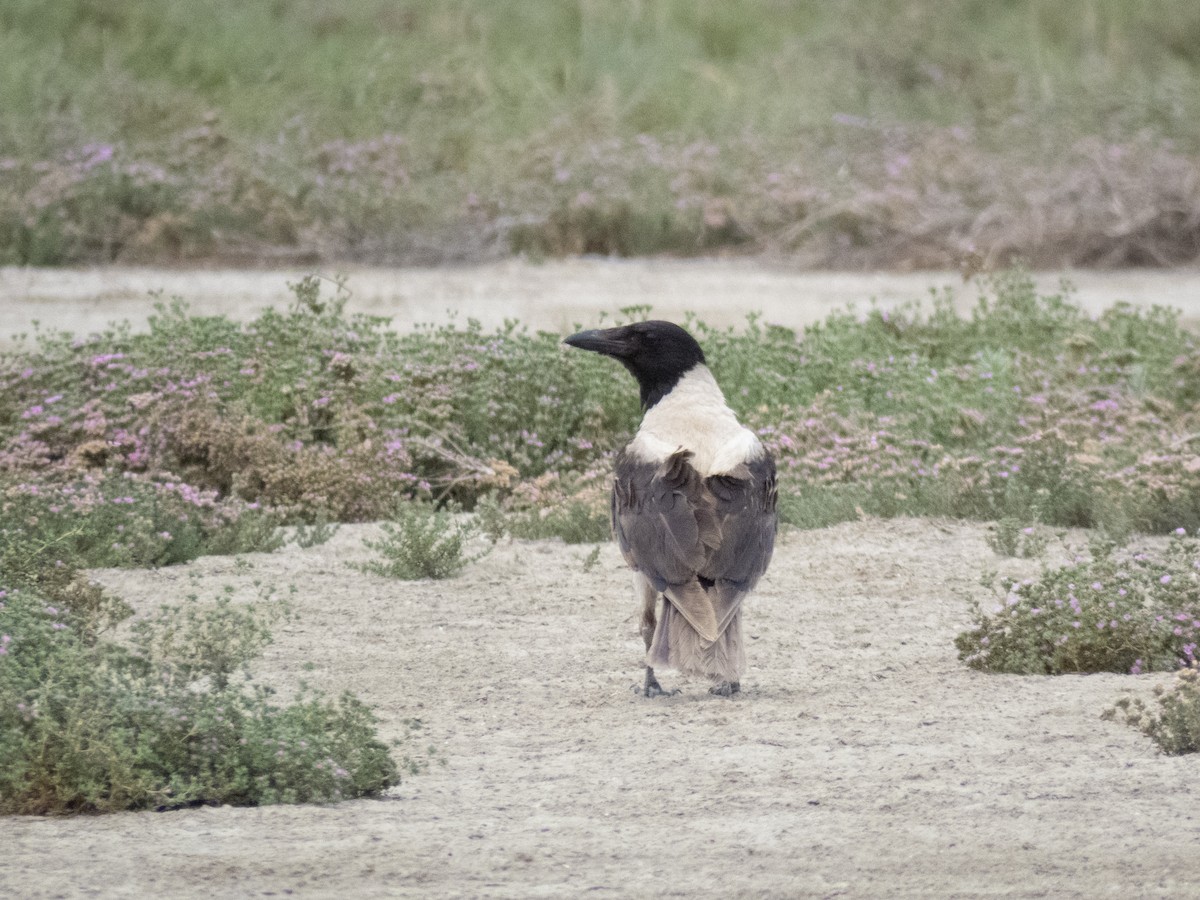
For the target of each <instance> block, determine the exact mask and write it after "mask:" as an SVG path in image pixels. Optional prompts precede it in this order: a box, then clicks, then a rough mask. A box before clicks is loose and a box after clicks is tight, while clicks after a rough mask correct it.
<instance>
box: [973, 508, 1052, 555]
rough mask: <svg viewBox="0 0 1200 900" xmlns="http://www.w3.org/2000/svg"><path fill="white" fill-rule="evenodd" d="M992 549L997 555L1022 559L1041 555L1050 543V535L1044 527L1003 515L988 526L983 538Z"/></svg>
mask: <svg viewBox="0 0 1200 900" xmlns="http://www.w3.org/2000/svg"><path fill="white" fill-rule="evenodd" d="M984 540H986V541H987V545H988V546H989V547H991V548H992V551H993V552H995V553H996V554H997V555H999V556H1015V557H1020V558H1022V559H1029V558H1032V557H1038V556H1041V555H1042V554H1043V553H1045V552H1046V546H1047V544H1049V543H1050V535H1049V534H1048V533H1047V532H1046V530H1045V529H1044V528H1039V527H1038V526H1036V525H1025V524H1023V523H1022V521H1021V520H1020V519H1017V518H1014V517H1012V516H1005V517H1004V518H1002V519H1000V520H999V521H998V522H995V523H994V524H992V525H990V526H988V533H987V536H986V537H985V538H984Z"/></svg>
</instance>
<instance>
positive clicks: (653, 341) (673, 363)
mask: <svg viewBox="0 0 1200 900" xmlns="http://www.w3.org/2000/svg"><path fill="white" fill-rule="evenodd" d="M563 343H565V344H569V345H570V346H572V347H578V348H579V349H581V350H591V351H593V352H595V353H602V354H604V355H605V356H611V357H612V358H613V359H616V360H618V361H620V363H621V365H623V366H624V367H625V368H627V369H628V370H629V371H630V372H631V373H632V374H633V377H634V378H636V379H637V382H638V387H639V388H640V389H641V393H642V408H643V409H649V408H650V407H652V406H653V405H654V404H655V403H657V402H658V401H659V400H661V399H662V398H663V397H665V396H666V395H667V394H669V393H670V392H671V388H673V387H675V385H676V384H677V383H678V382H679V379H680V378H682V377H683V376H684V373H686V372H688V371H689V370H691V369H693V368H694V367H695V366H696V365H697V364H698V363H702V362H704V351H703V350H701V349H700V345H699V344H698V343H696V339H695V338H694V337H692V336H691V335H690V334H688V333H687V332H686V331H684V330H683V329H682V328H680V327H679V326H678V325H676V324H675V323H673V322H659V321H652V322H635V323H634V324H632V325H622V326H620V327H619V328H600V329H595V330H592V331H581V332H579V334H573V335H571V336H570V337H569V338H567V339H566V340H565V341H564V342H563Z"/></svg>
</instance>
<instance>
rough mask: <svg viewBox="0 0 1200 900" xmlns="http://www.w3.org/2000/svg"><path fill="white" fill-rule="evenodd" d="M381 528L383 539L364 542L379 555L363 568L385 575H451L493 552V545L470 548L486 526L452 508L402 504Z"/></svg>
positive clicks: (431, 576) (422, 576)
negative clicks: (475, 548) (476, 548)
mask: <svg viewBox="0 0 1200 900" xmlns="http://www.w3.org/2000/svg"><path fill="white" fill-rule="evenodd" d="M382 528H383V537H382V538H380V539H379V540H377V541H375V540H367V541H364V543H365V544H366V546H367V547H369V548H370V549H371V550H374V551H376V553H377V554H379V558H378V559H373V560H371V561H369V562H366V563H363V564H361V566H360V568H361V569H362V570H363V571H365V572H371V573H373V574H375V575H382V576H384V577H385V578H400V579H404V580H406V581H411V580H415V579H418V578H450V577H451V576H453V575H457V574H458V573H459V572H461V571H462V570H463V569H464V568H465V567H466V566H468V565H470V564H471V563H473V562H475V561H477V560H479V559H482V558H483V557H484V556H486V555H487V554H488V553H489V552H490V551H491V544H486V545H485V546H484V547H483V548H482V549H479V550H476V551H473V552H472V551H469V550H468V549H467V547H468V545H469V544H471V543H472V542H473V541H474V539H475V538H478V537H479V536H480V535H482V534H483V528H482V526H481V525H480V524H479V522H477V521H476V520H475V519H472V518H467V517H464V515H463V514H461V513H458V512H457V511H455V510H453V509H435V508H433V507H431V506H427V505H422V504H419V503H401V504H399V505H398V506H397V507H396V510H395V512H394V513H393V515H392V518H391V519H390V520H388V521H386V522H384V523H383V524H382Z"/></svg>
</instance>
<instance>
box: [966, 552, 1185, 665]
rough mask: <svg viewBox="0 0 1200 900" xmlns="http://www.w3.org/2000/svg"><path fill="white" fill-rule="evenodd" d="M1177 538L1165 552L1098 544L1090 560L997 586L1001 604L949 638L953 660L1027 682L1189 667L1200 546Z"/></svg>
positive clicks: (980, 613) (983, 613)
mask: <svg viewBox="0 0 1200 900" xmlns="http://www.w3.org/2000/svg"><path fill="white" fill-rule="evenodd" d="M1180 532H1181V533H1178V534H1176V535H1174V536H1173V537H1172V539H1171V542H1170V545H1169V547H1168V549H1167V551H1166V552H1165V553H1164V554H1151V553H1146V552H1133V553H1128V552H1124V553H1119V552H1117V551H1115V550H1114V549H1112V547H1111V546H1109V545H1105V544H1103V543H1098V544H1096V545H1094V547H1093V553H1095V554H1096V555H1095V557H1094V558H1093V559H1090V560H1083V561H1079V562H1076V563H1074V564H1072V565H1069V566H1066V567H1063V568H1059V569H1054V570H1048V571H1045V572H1043V573H1042V575H1041V576H1040V577H1039V578H1037V579H1028V580H1024V581H1013V580H1008V581H1006V582H1004V583H1003V587H1004V593H1003V596H1002V600H1001V602H1000V603H999V604H998V605H996V606H995V607H994V608H992V609H991V610H990V611H989V612H982V611H981V612H978V613H977V614H976V617H975V625H974V627H973V628H971V629H970V630H969V631H966V632H963V633H962V634H960V635H959V636H958V637H957V638H956V639H955V646H956V647H957V648H958V653H959V658H960V659H961V660H963V662H965V663H966V664H967V665H969V666H971V667H972V668H975V669H981V670H984V671H989V672H1008V673H1013V674H1025V675H1030V674H1038V675H1042V674H1045V675H1057V674H1062V673H1066V672H1130V673H1133V674H1138V673H1140V672H1146V671H1163V670H1171V669H1175V668H1177V667H1179V666H1180V665H1187V664H1189V663H1191V662H1193V661H1194V660H1196V659H1197V652H1196V650H1197V641H1198V639H1200V596H1198V595H1197V593H1196V590H1195V587H1194V581H1193V577H1194V574H1195V572H1196V570H1197V568H1200V552H1198V550H1200V548H1198V546H1197V541H1196V540H1195V539H1194V538H1189V537H1187V536H1186V535H1185V534H1183V533H1182V529H1180Z"/></svg>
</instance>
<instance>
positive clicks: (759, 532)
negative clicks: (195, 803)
mask: <svg viewBox="0 0 1200 900" xmlns="http://www.w3.org/2000/svg"><path fill="white" fill-rule="evenodd" d="M564 343H566V344H567V345H568V346H571V347H576V348H579V349H581V350H590V351H592V352H594V353H599V354H602V355H604V356H608V357H612V358H613V359H615V360H617V361H618V362H620V363H621V364H622V365H623V366H624V367H625V368H626V369H628V370H629V372H630V373H631V374H632V375H633V377H634V378H635V379H636V380H637V383H638V388H639V391H640V398H641V405H642V411H643V415H642V420H641V424H640V425H639V427H638V429H637V432H636V433H635V434H634V436H633V439H632V440H631V441H630V442H629V444H628V445H627V446H626V447H625V448H624V449H622V450H621V451H620V452H619V453H618V455H617V458H616V462H615V465H614V472H613V486H612V494H611V516H612V530H613V534H614V536H615V538H616V541H617V544H618V545H619V547H620V549H621V553H622V555H623V556H624V558H625V561H626V563H628V565H629V567H630V568H631V569H632V570H633V593H634V602H635V603H636V604H639V605H640V606H641V614H642V615H641V623H640V628H639V631H640V633H641V636H642V639H643V641H644V642H645V646H646V657H645V669H646V671H645V681H644V685H643V687H642V690H641V693H642V694H643V695H644V696H646V697H659V696H664V695H668V694H675V693H678V691H670V692H668V691H666V690H664V689H663V687H662V685H661V684H659V681H658V678H657V677H656V675H655V672H654V670H655V667H667V668H673V669H675V670H677V671H679V672H681V673H683V674H684V675H692V676H697V677H702V678H707V679H709V680H710V681H712V682H713V683H712V686H711V687H710V688H709V691H710V693H713V694H716V695H718V696H724V697H732V696H734V695H735V694H738V693H740V692H741V677H742V674H743V672H744V670H745V667H746V652H745V646H744V644H743V642H742V603H743V601H744V600H745V598H746V596H747V595H748V594H749V593H750V592H751V591H752V590H753V589H754V587H755V585H756V584H757V583H758V581H759V579H760V578H761V577H762V576H763V574H764V573H765V572H766V571H767V566H768V565H769V564H770V562H771V555H772V553H773V552H774V548H775V532H776V529H777V526H778V514H777V512H776V501H777V497H778V492H777V487H776V480H775V461H774V459H773V458H772V456H771V454H770V453H769V452H768V451H767V449H766V448H765V447H764V446H763V444H762V442H761V441H760V440H759V438H758V436H757V435H756V434H755V433H754V432H753V431H751V430H750V429H749V428H746V427H745V426H744V425H742V424H741V423H740V422H739V421H738V419H737V416H736V415H735V413H734V412H733V410H731V409H730V408H729V405H728V404H727V403H726V401H725V395H724V394H723V393H722V392H721V388H720V387H719V386H718V385H717V382H716V379H715V378H713V375H712V372H711V371H709V368H708V365H707V361H706V359H705V356H704V351H703V349H701V347H700V344H699V343H698V342H697V341H696V339H695V338H694V337H693V336H692V335H691V334H689V333H688V332H687V330H685V329H684V328H681V327H680V326H679V325H676V324H675V323H673V322H665V321H658V320H654V321H646V322H635V323H632V324H628V325H623V326H619V327H616V328H605V329H592V330H589V331H580V332H578V333H577V334H572V335H571V336H570V337H568V338H566V339H565V340H564ZM660 597H661V598H662V613H661V615H659V616H656V615H655V612H656V609H657V607H658V601H659V598H660Z"/></svg>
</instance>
